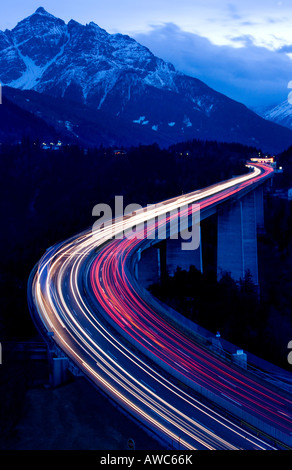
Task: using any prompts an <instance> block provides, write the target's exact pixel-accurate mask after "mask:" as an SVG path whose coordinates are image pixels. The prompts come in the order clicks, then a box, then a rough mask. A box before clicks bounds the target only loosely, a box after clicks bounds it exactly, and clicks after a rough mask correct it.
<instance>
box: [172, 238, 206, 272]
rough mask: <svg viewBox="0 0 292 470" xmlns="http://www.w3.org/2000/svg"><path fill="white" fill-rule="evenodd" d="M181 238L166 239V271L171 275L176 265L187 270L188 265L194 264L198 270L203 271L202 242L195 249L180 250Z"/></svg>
mask: <svg viewBox="0 0 292 470" xmlns="http://www.w3.org/2000/svg"><path fill="white" fill-rule="evenodd" d="M182 241H183V240H182V239H180V238H179V239H177V240H172V239H170V238H168V239H167V240H166V266H167V272H168V274H169V275H170V276H173V274H174V273H175V271H176V269H177V267H180V268H181V269H183V270H186V271H188V270H189V269H190V266H195V267H196V268H197V269H198V270H199V271H201V272H203V259H202V242H200V246H199V248H197V249H196V250H182V249H181V245H182Z"/></svg>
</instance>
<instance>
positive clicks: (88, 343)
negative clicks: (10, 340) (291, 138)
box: [34, 169, 273, 448]
mask: <svg viewBox="0 0 292 470" xmlns="http://www.w3.org/2000/svg"><path fill="white" fill-rule="evenodd" d="M260 173H261V170H260V169H256V170H255V171H254V173H253V174H249V175H247V176H244V177H240V178H238V179H236V181H237V183H236V184H239V182H241V183H242V182H246V184H250V183H249V180H250V179H251V178H252V182H253V181H254V178H256V177H258V176H259V174H260ZM231 186H234V180H233V184H232V182H229V183H226V184H224V190H226V189H227V188H228V187H231ZM219 187H220V188H221V189H220V190H219V189H218V188H219ZM216 188H217V191H216ZM216 188H214V189H210V190H208V195H209V196H210V195H211V194H213V195H214V194H215V193H218V192H219V191H220V192H221V191H223V189H222V187H221V186H220V185H217V186H216ZM195 193H197V194H196V196H195ZM195 193H192V194H193V195H191V196H189V197H186V196H184V198H183V203H184V204H186V203H187V202H194V200H195V198H197V199H196V200H199V199H200V198H201V199H202V193H203V191H198V192H195ZM205 195H206V192H205V193H204V199H205ZM222 197H223V196H222ZM179 199H180V198H174V199H173V200H172V201H174V202H171V203H170V205H168V204H163V207H162V208H161V210H158V212H157V209H156V211H155V216H156V215H157V213H158V214H160V213H165V212H167V211H169V210H171V209H170V207H171V208H172V207H174V206H175V204H177V201H178V200H179ZM140 216H141V218H140ZM149 216H150V219H151V218H153V215H152V216H151V214H149ZM142 218H143V213H142V214H139V213H137V215H136V216H133V217H132V218H131V219H130V220H129V221H128V222H127V223H126V224H125V220H121V221H119V222H117V229H119V228H120V229H124V228H125V227H131V226H133V225H136V224H138V223H139V222H141V220H142ZM134 220H135V223H134V222H133V221H134ZM143 220H145V219H143ZM110 233H111V231H110V229H109V230H107V229H105V230H104V231H103V232H102V234H95V233H86V232H84V233H83V234H82V235H80V237H78V238H76V239H75V241H74V243H70V244H68V245H67V246H66V245H65V244H64V246H63V247H62V248H61V249H60V250H59V251H58V252H57V255H56V256H55V257H54V258H55V259H54V260H53V261H52V260H51V259H49V261H47V264H46V265H45V266H42V260H41V261H40V269H39V274H38V281H39V280H40V278H41V276H43V275H45V269H46V268H49V269H48V270H49V275H47V276H46V289H45V292H42V290H41V282H36V283H34V285H35V301H36V303H37V304H38V311H39V312H40V313H41V316H43V318H44V319H45V321H46V322H47V323H48V325H49V328H50V329H54V325H53V323H52V321H51V319H50V316H49V314H48V313H47V311H49V310H50V309H51V311H52V312H53V315H54V317H55V318H56V320H57V322H60V324H61V326H62V328H66V331H67V332H69V334H70V335H71V336H72V337H73V340H74V341H76V342H77V343H78V345H79V346H80V347H81V348H82V350H84V351H85V352H86V354H87V355H89V356H90V357H91V358H92V359H93V360H97V359H98V362H97V364H98V366H99V370H102V371H103V373H104V374H105V375H106V376H107V377H110V378H111V379H112V380H115V381H116V382H117V383H118V384H119V386H121V387H124V390H126V391H127V392H129V393H131V394H132V395H133V397H135V398H136V399H139V400H140V401H141V400H142V403H143V404H144V405H146V406H147V407H149V408H150V409H152V410H156V411H155V412H156V413H157V414H158V415H159V416H160V417H161V418H162V419H164V420H168V421H169V422H171V423H172V424H173V425H174V426H176V427H177V429H179V430H180V431H183V432H185V433H186V434H187V435H189V436H191V437H192V439H194V440H195V441H196V440H197V442H199V443H201V444H202V445H204V446H206V447H207V448H213V447H212V445H213V446H214V448H217V447H218V446H219V448H238V447H234V446H232V445H230V444H229V443H228V442H226V441H224V439H221V438H220V437H218V436H217V435H216V434H215V433H213V432H212V431H210V430H208V429H207V428H205V427H204V426H202V425H201V424H199V423H197V422H195V421H194V420H193V419H192V418H189V417H188V416H187V415H185V414H184V413H182V412H181V411H180V410H178V409H176V408H175V407H174V406H172V405H171V403H168V402H166V401H165V400H163V398H161V397H160V396H158V395H157V394H156V393H155V392H154V391H153V389H152V390H151V387H150V386H149V387H147V386H146V385H143V384H141V382H140V381H139V380H138V379H136V378H134V377H131V375H130V373H129V372H128V371H127V370H124V369H123V367H122V365H121V364H119V363H118V362H115V360H114V359H113V358H112V357H110V356H109V355H108V354H107V353H106V352H105V351H103V350H102V348H101V347H99V345H98V343H97V342H96V341H95V339H94V338H98V337H99V336H103V337H105V338H106V339H107V341H109V342H110V344H112V345H113V346H114V347H115V348H117V350H118V351H119V352H121V353H122V354H123V355H124V356H125V357H126V358H128V359H130V361H132V363H133V364H135V365H137V366H138V367H139V368H140V369H141V370H143V372H144V373H146V374H148V375H149V376H151V378H155V380H158V381H159V384H160V385H162V386H163V387H165V388H168V389H169V390H171V393H172V394H175V395H176V396H179V397H180V399H183V400H184V401H185V402H187V403H189V404H190V405H191V406H192V407H194V408H198V407H199V406H200V407H201V410H200V411H201V412H202V408H204V411H203V412H204V413H205V414H207V415H208V416H211V417H212V419H214V420H218V422H219V421H220V423H221V424H222V423H223V422H224V423H223V425H224V426H226V427H227V428H229V429H231V430H232V432H234V433H238V435H244V437H245V439H247V440H249V441H250V442H252V443H254V445H257V446H259V448H261V447H260V446H261V443H262V444H263V446H262V448H266V446H267V444H266V443H264V442H263V441H261V440H260V439H258V438H255V436H253V435H252V434H249V433H245V432H244V431H243V430H242V429H240V428H237V427H236V426H234V424H232V426H231V423H229V422H228V420H225V418H222V417H221V416H220V417H219V415H218V414H217V413H215V414H214V412H213V411H211V410H209V409H207V407H205V406H204V407H203V406H202V404H198V403H197V402H196V401H195V400H194V399H193V398H191V397H190V396H189V395H187V394H186V393H185V392H183V391H182V390H181V389H179V388H178V387H176V386H174V385H173V384H171V383H170V382H168V381H167V380H166V379H165V378H164V377H163V378H162V377H161V376H160V377H159V375H158V374H157V372H155V371H153V370H151V369H150V368H149V366H148V365H147V364H146V363H145V364H144V363H143V362H142V361H141V359H140V358H138V357H136V356H135V355H134V354H133V353H132V352H131V351H130V350H127V348H125V346H124V345H123V344H121V343H118V342H117V340H116V339H115V338H114V336H112V334H110V332H109V331H107V330H106V328H105V327H104V326H103V325H102V324H101V323H100V322H99V321H98V320H97V318H96V316H95V315H94V313H92V312H91V310H90V309H89V308H88V307H87V305H86V304H85V302H84V300H83V298H82V293H81V292H80V290H79V287H78V276H80V272H82V268H81V266H82V264H83V263H86V258H87V257H88V256H89V254H90V253H91V252H92V250H93V249H96V247H98V246H99V245H102V244H103V243H104V242H105V241H107V236H109V235H110ZM119 242H123V240H120V241H119ZM127 243H129V246H130V248H131V246H132V248H133V246H135V244H134V243H133V240H130V241H129V240H128V241H127ZM106 250H107V245H106V246H105V251H106ZM127 250H128V247H126V252H127ZM128 251H130V249H129V250H128ZM98 256H99V255H97V258H96V259H98ZM122 258H123V256H122V253H120V254H118V257H117V256H116V254H115V255H114V253H113V251H112V252H111V253H110V256H108V259H111V260H112V261H113V260H117V259H119V262H120V263H119V267H121V266H122V268H123V269H122V271H121V272H122V276H125V271H124V265H123V263H122ZM58 265H60V266H59V267H58ZM67 271H68V272H69V273H70V294H71V296H72V299H74V303H75V306H77V307H76V312H75V313H76V314H77V316H78V319H79V321H78V320H77V317H76V316H74V314H72V313H71V310H72V306H73V304H72V301H71V298H67V301H66V299H65V296H64V295H63V288H64V284H65V282H67V281H64V278H65V277H66V273H67ZM98 275H99V278H98V279H99V281H100V282H102V281H103V286H102V287H101V289H102V292H103V295H104V299H105V303H106V304H107V303H108V304H110V305H111V306H112V308H113V309H114V311H115V312H119V314H121V313H122V312H121V303H120V302H118V301H117V297H115V296H112V295H108V294H109V292H108V291H107V289H108V288H109V286H110V285H107V283H106V279H107V278H109V279H112V280H114V277H113V275H112V273H110V272H109V269H108V268H107V265H106V264H103V265H101V266H99V273H98ZM115 275H117V276H118V275H119V276H120V275H121V273H119V271H118V270H116V271H115ZM55 277H56V282H55V279H54V278H55ZM119 279H121V278H119ZM124 279H125V278H124ZM123 282H124V281H123ZM51 285H54V286H56V290H55V291H54V292H52V291H51V289H50V288H51ZM116 287H118V286H116ZM121 291H122V292H123V293H122V295H123V301H124V300H129V299H130V298H131V297H129V296H128V292H127V291H124V290H123V289H118V290H117V292H116V295H120V296H121ZM107 295H108V297H107ZM120 298H121V297H120ZM139 301H142V300H141V299H139ZM67 302H68V306H67ZM108 304H107V307H108ZM134 305H135V304H134ZM74 310H75V308H74ZM60 314H61V318H62V319H61V320H60ZM80 318H83V319H86V321H88V322H89V325H90V327H93V328H94V333H93V335H92V333H90V332H89V330H88V329H86V327H85V326H83V320H82V324H81V323H80ZM128 318H129V321H130V322H132V321H133V317H132V316H128ZM135 321H136V320H135ZM134 323H135V322H134ZM128 325H130V324H129V322H128ZM150 331H152V333H155V331H154V330H153V327H152V328H151V329H150V328H149V329H148V330H147V332H146V333H147V334H148V339H149V340H150V344H151V341H152V344H153V341H154V342H155V343H156V344H157V345H158V346H159V347H162V344H161V343H160V342H159V341H158V340H157V339H156V338H155V336H154V335H153V334H152V333H151V332H150ZM144 333H145V332H144ZM57 336H58V339H59V341H60V343H61V345H62V344H63V343H64V344H65V345H66V348H67V347H68V349H69V350H70V351H71V352H72V351H73V352H74V349H72V347H70V345H68V343H67V342H66V341H64V339H63V337H62V334H57ZM55 339H56V338H55ZM74 354H75V353H74ZM74 354H73V356H74ZM75 355H76V354H75ZM178 359H179V361H182V357H181V356H178ZM77 363H79V364H80V363H82V366H83V367H85V368H86V369H87V370H88V371H90V373H91V375H94V376H95V377H96V378H98V381H99V383H104V384H105V383H106V384H107V385H106V386H107V387H108V388H110V389H111V390H112V392H113V393H114V394H115V395H116V396H120V397H121V396H122V395H120V392H119V391H118V389H116V388H113V387H112V385H109V383H108V382H107V381H106V380H104V379H103V378H102V376H101V374H99V373H97V372H96V370H93V369H92V367H90V366H89V363H87V362H84V358H82V359H81V358H80V357H78V361H77ZM181 363H182V364H185V362H181ZM186 365H187V364H186ZM219 370H220V368H219ZM220 372H221V371H220ZM130 379H131V381H130ZM161 379H162V380H161ZM190 400H191V401H190ZM122 401H124V403H127V405H128V406H130V407H131V409H136V405H134V403H132V402H131V400H128V398H126V396H125V395H124V396H123V398H122ZM137 409H138V410H139V414H140V416H144V418H145V419H147V420H148V421H149V420H150V422H151V423H152V425H153V426H155V427H157V428H160V429H163V432H164V433H166V434H168V435H172V437H173V438H174V439H177V440H178V439H179V436H178V435H176V434H173V433H172V432H171V431H170V429H168V428H167V427H165V426H162V425H161V423H159V422H157V420H155V419H153V417H150V415H149V414H147V413H145V411H144V410H143V411H142V409H141V408H139V407H137ZM216 416H217V417H216ZM201 431H202V432H203V433H202V432H201ZM181 442H182V441H181ZM208 442H209V443H210V444H209V443H208ZM211 443H213V444H211ZM184 445H185V446H186V448H194V447H192V445H190V443H187V441H185V442H184ZM189 446H191V447H189ZM270 448H273V447H272V446H270Z"/></svg>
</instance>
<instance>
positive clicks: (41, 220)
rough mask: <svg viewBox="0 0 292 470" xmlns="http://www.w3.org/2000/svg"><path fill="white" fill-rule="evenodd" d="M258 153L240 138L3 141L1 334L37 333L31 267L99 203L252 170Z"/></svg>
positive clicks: (159, 195)
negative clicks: (105, 143) (166, 144)
mask: <svg viewBox="0 0 292 470" xmlns="http://www.w3.org/2000/svg"><path fill="white" fill-rule="evenodd" d="M254 152H255V149H250V148H246V147H244V146H241V145H237V144H234V145H233V144H219V143H216V142H201V141H193V142H188V143H186V144H181V145H176V146H173V147H172V148H170V149H168V150H162V149H160V148H159V147H158V146H157V145H151V146H140V147H136V148H130V149H126V150H125V151H124V152H123V154H119V155H116V154H115V152H114V151H113V149H106V148H102V147H101V148H98V149H88V150H87V151H84V149H82V148H79V147H77V146H63V147H61V148H60V149H59V150H58V151H54V150H43V149H42V148H41V147H40V145H38V143H32V142H30V141H29V139H23V141H22V142H21V143H20V144H19V145H16V146H5V145H2V146H1V155H0V165H1V171H0V179H1V216H2V230H1V249H2V253H1V272H0V276H1V278H0V279H1V307H0V328H1V329H0V334H1V336H0V337H1V338H8V339H11V338H12V339H18V338H25V337H27V336H30V335H31V334H33V332H34V328H33V325H32V323H31V321H30V317H29V314H28V311H27V303H26V285H27V279H28V276H29V273H30V271H31V269H32V268H33V266H34V264H35V263H36V262H37V261H38V259H39V258H40V257H41V256H42V254H43V253H44V252H45V250H46V248H48V247H49V246H51V245H52V244H54V243H56V242H58V241H60V240H64V239H66V237H69V236H71V235H73V234H75V233H77V232H78V231H79V230H83V229H84V228H86V227H89V226H91V225H92V224H93V223H94V218H93V217H92V209H93V207H94V205H95V204H98V203H107V204H110V205H111V207H114V198H115V196H116V195H123V196H124V203H125V204H128V203H137V204H141V205H146V204H150V203H154V202H158V201H161V200H163V199H165V198H168V197H170V196H176V195H178V194H181V193H182V192H187V191H190V190H195V189H197V188H200V187H203V186H208V185H209V184H212V183H215V182H217V181H219V180H223V179H225V178H229V177H231V176H232V175H234V174H239V173H243V172H244V171H246V169H245V167H244V163H245V161H246V159H247V158H248V157H249V156H250V155H251V154H253V153H254Z"/></svg>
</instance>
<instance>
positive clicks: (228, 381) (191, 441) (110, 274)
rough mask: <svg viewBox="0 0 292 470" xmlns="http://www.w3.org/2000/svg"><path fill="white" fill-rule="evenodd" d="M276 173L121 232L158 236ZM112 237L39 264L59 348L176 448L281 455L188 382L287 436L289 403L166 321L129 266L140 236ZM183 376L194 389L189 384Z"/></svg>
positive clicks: (36, 299)
mask: <svg viewBox="0 0 292 470" xmlns="http://www.w3.org/2000/svg"><path fill="white" fill-rule="evenodd" d="M271 172H272V169H271V168H269V167H267V166H264V165H253V171H251V172H250V173H248V174H246V175H243V176H241V177H237V178H233V179H231V180H229V181H226V182H223V183H219V184H218V185H213V186H212V187H209V188H206V189H203V190H200V191H195V192H193V193H190V194H187V195H183V196H180V197H177V198H173V199H171V200H169V201H165V202H164V203H163V204H159V205H158V206H156V207H154V208H153V211H151V210H149V211H147V213H145V212H144V211H143V210H141V211H136V212H135V214H134V215H132V216H131V217H127V218H126V219H125V218H120V219H117V220H116V221H115V230H116V232H117V233H118V232H119V230H122V229H123V230H124V229H125V228H126V229H127V228H131V227H133V226H138V225H139V224H141V223H142V222H145V220H146V219H147V218H149V219H150V221H151V223H152V229H153V230H156V229H157V223H156V222H155V221H156V220H157V219H155V217H156V218H157V216H159V215H160V214H165V213H169V212H170V211H171V210H172V209H175V208H176V207H181V206H182V205H184V206H185V205H187V204H190V203H199V205H200V210H201V211H202V210H204V209H205V208H207V207H209V206H211V205H214V204H218V203H220V202H221V201H225V200H226V199H228V198H230V197H234V195H236V194H239V193H240V192H241V191H244V190H245V189H246V188H247V187H248V186H249V185H254V184H256V183H258V182H259V181H260V180H261V179H262V178H266V177H267V176H268V175H269V174H270V173H271ZM150 226H151V225H150ZM111 237H112V228H111V227H104V229H103V230H102V231H93V230H87V231H84V232H83V233H81V234H78V235H77V236H75V237H72V238H71V239H69V240H67V241H65V242H64V243H61V244H59V245H56V246H54V247H52V248H51V249H49V250H47V252H46V254H45V255H44V256H43V258H42V259H41V260H40V262H39V264H38V269H37V272H36V274H35V276H34V279H33V285H32V298H33V303H34V306H35V309H36V311H37V314H38V316H39V320H41V322H42V324H43V325H44V327H45V328H46V330H47V331H49V332H52V333H53V334H54V336H53V340H54V341H55V343H56V344H57V345H58V347H59V348H60V349H61V350H62V351H64V352H65V353H66V354H67V355H68V357H69V358H70V359H71V360H72V361H73V362H74V364H76V365H77V366H78V367H79V368H80V370H81V371H83V372H84V374H85V375H86V376H87V377H88V378H89V379H90V380H91V381H92V382H93V383H95V384H96V385H97V386H98V387H99V388H100V389H102V390H103V391H104V392H105V393H107V394H108V395H109V396H110V397H111V398H112V399H113V400H115V401H116V402H117V403H119V404H120V406H121V407H122V408H123V409H126V410H127V411H128V412H129V413H130V414H131V415H133V416H134V417H135V418H136V419H138V420H139V421H141V422H142V423H144V425H145V426H146V427H147V428H148V429H150V430H152V431H153V432H155V433H156V434H157V435H159V436H161V437H162V438H163V439H164V440H166V441H167V442H168V443H171V444H172V446H174V447H177V446H178V445H179V446H180V448H184V449H210V450H211V449H274V448H275V447H274V446H273V445H272V444H271V443H268V442H266V441H264V440H263V439H262V438H260V437H258V436H257V435H255V433H253V432H252V431H248V430H247V429H246V428H243V427H242V426H240V425H239V424H238V423H236V421H235V420H234V419H231V417H229V418H228V417H226V416H225V415H224V414H222V413H221V412H219V411H218V409H217V411H216V410H215V409H213V407H212V406H208V405H207V404H206V403H203V401H202V400H201V399H200V397H199V395H198V394H197V393H194V392H193V391H192V387H191V386H190V383H194V384H196V386H200V387H203V388H204V389H206V390H210V392H211V393H212V394H217V395H218V394H219V395H220V396H221V398H224V399H225V400H227V401H229V402H230V405H232V404H233V405H234V404H236V406H238V407H241V408H242V409H245V410H246V411H247V412H248V413H251V414H253V415H255V416H258V417H259V419H261V420H264V421H267V422H268V423H270V424H272V425H273V426H276V427H277V428H278V429H279V428H280V429H281V430H282V431H283V432H285V433H288V434H289V433H290V432H291V417H292V401H291V399H289V397H287V396H286V395H285V394H281V393H280V392H275V391H273V390H272V389H271V388H270V387H269V386H268V385H265V384H260V383H258V382H257V381H256V380H255V379H251V378H250V377H246V376H245V375H244V373H243V372H242V373H241V372H239V371H238V370H235V369H234V368H232V367H231V366H228V365H226V364H225V363H224V362H222V361H221V360H220V359H219V358H218V357H216V356H214V355H213V354H212V353H210V352H209V351H206V350H204V349H202V348H201V347H199V346H198V345H196V344H195V343H194V342H193V341H191V340H190V338H188V337H187V336H185V335H184V334H183V333H182V331H180V329H178V328H175V327H174V326H173V325H172V324H171V323H170V322H168V321H167V319H165V317H164V316H161V315H160V314H159V310H157V308H155V307H154V306H153V305H152V303H151V302H149V301H148V298H147V301H146V300H145V299H144V298H143V292H142V291H141V290H140V289H139V285H138V282H137V280H135V278H134V274H133V273H132V272H131V269H130V262H131V259H132V258H133V256H135V253H136V252H137V250H138V249H139V246H140V245H141V243H143V239H137V238H135V237H133V238H120V239H112V238H111ZM171 371H173V372H175V373H174V374H172V373H171ZM178 377H179V381H177V378H178ZM185 380H187V382H186V383H187V384H188V387H186V386H184V385H182V384H183V383H184V381H185Z"/></svg>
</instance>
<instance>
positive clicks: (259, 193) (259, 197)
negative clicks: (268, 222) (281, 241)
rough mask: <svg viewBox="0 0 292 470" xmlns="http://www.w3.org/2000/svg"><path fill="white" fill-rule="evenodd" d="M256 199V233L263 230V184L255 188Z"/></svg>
mask: <svg viewBox="0 0 292 470" xmlns="http://www.w3.org/2000/svg"><path fill="white" fill-rule="evenodd" d="M255 201H256V219H257V230H258V233H264V231H265V216H264V188H263V185H261V186H259V187H258V188H257V189H256V190H255Z"/></svg>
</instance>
